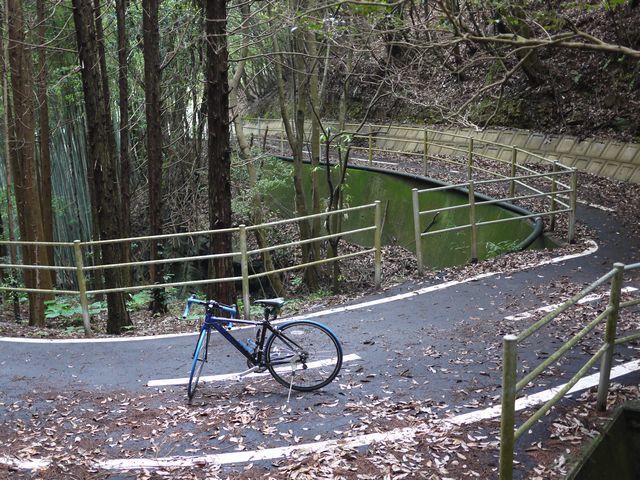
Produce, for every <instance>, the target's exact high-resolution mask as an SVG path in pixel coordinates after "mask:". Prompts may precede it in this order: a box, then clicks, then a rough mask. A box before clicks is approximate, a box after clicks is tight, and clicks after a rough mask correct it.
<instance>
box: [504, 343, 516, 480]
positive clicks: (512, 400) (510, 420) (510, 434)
mask: <svg viewBox="0 0 640 480" xmlns="http://www.w3.org/2000/svg"><path fill="white" fill-rule="evenodd" d="M517 346H518V341H517V338H516V336H515V335H505V336H504V337H503V339H502V415H501V416H500V480H512V479H513V450H514V446H515V431H514V426H515V422H516V364H517Z"/></svg>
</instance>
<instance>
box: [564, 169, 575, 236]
mask: <svg viewBox="0 0 640 480" xmlns="http://www.w3.org/2000/svg"><path fill="white" fill-rule="evenodd" d="M577 203H578V171H577V170H576V169H575V168H574V169H572V170H571V192H570V193H569V207H570V209H571V211H570V212H569V229H568V232H567V242H569V243H573V239H574V237H575V234H576V205H577Z"/></svg>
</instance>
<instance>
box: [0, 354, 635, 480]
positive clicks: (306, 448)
mask: <svg viewBox="0 0 640 480" xmlns="http://www.w3.org/2000/svg"><path fill="white" fill-rule="evenodd" d="M638 370H640V360H634V361H631V362H628V363H624V364H622V365H618V366H616V367H614V368H612V369H611V379H614V378H618V377H621V376H623V375H626V374H628V373H632V372H635V371H638ZM598 379H599V374H598V373H595V374H592V375H589V376H586V377H584V378H583V379H581V380H580V381H579V382H578V383H576V385H575V386H574V387H573V388H572V389H571V390H570V391H569V392H568V395H570V394H571V393H576V392H578V391H580V390H585V389H587V388H591V387H593V386H595V385H597V384H598ZM563 386H564V385H559V386H557V387H554V388H550V389H548V390H544V391H542V392H538V393H535V394H533V395H528V396H526V397H522V398H520V399H518V400H516V411H519V410H523V409H525V408H528V407H532V406H535V405H539V404H541V403H544V402H546V401H548V400H549V399H551V398H553V396H554V395H555V393H556V392H557V391H558V390H559V389H561V388H562V387H563ZM500 411H501V407H500V405H497V406H494V407H489V408H485V409H483V410H479V411H473V412H469V413H463V414H460V415H456V416H454V417H450V418H445V419H439V420H435V421H433V422H431V423H424V424H422V425H419V426H416V427H406V428H399V429H394V430H390V431H388V432H380V433H370V434H365V435H358V436H355V437H348V438H343V439H334V440H324V441H319V442H311V443H305V444H300V445H289V446H285V447H276V448H265V449H263V450H254V451H245V452H229V453H218V454H211V455H198V456H172V457H161V458H126V459H112V460H102V461H98V462H96V463H95V464H94V465H95V467H96V468H100V469H103V470H139V469H151V468H162V467H189V466H197V465H203V464H207V463H210V464H217V465H224V464H233V463H245V462H252V461H260V460H273V459H276V458H283V457H289V456H291V455H294V454H300V453H309V452H321V451H323V450H327V449H330V448H335V447H344V448H354V447H360V446H365V445H370V444H371V443H376V442H389V441H396V440H401V439H407V438H412V437H413V436H415V435H416V434H417V433H419V432H421V431H428V428H429V426H430V425H433V424H441V425H442V424H444V425H447V424H449V425H457V426H460V425H468V424H472V423H475V422H479V421H482V420H491V419H494V418H497V417H499V416H500ZM51 463H53V460H51V459H50V458H43V459H37V460H29V461H22V460H19V459H12V458H9V457H0V464H5V465H11V466H13V467H15V468H19V469H25V470H29V469H33V468H38V469H40V468H46V467H47V466H48V465H50V464H51Z"/></svg>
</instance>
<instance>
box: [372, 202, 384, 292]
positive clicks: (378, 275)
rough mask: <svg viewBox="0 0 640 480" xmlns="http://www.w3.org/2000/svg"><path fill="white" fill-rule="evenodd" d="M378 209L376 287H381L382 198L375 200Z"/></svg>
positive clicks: (376, 220) (376, 219)
mask: <svg viewBox="0 0 640 480" xmlns="http://www.w3.org/2000/svg"><path fill="white" fill-rule="evenodd" d="M375 204H376V211H375V225H376V230H375V237H374V241H373V243H374V248H375V249H376V252H375V257H374V272H375V273H374V279H375V284H376V288H380V284H381V281H382V246H381V238H382V207H381V202H380V200H376V201H375Z"/></svg>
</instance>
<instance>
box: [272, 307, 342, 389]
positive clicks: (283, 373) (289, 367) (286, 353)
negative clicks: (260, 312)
mask: <svg viewBox="0 0 640 480" xmlns="http://www.w3.org/2000/svg"><path fill="white" fill-rule="evenodd" d="M265 351H266V363H267V368H268V369H269V372H270V373H271V375H272V376H273V378H275V379H276V381H278V382H279V383H281V384H282V385H284V386H285V387H287V388H292V389H293V390H298V391H300V392H310V391H312V390H317V389H318V388H322V387H324V386H325V385H327V384H329V383H330V382H331V381H332V380H333V379H334V378H336V375H338V372H339V371H340V367H341V366H342V347H341V346H340V342H339V341H338V339H337V338H336V336H335V335H334V334H333V333H332V332H331V331H330V330H329V329H328V328H327V327H325V326H324V325H321V324H319V323H316V322H311V321H309V320H301V321H297V322H291V323H287V324H285V325H283V326H282V327H280V328H279V329H278V333H273V334H272V335H271V336H270V337H269V339H268V340H267V344H266V346H265Z"/></svg>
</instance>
